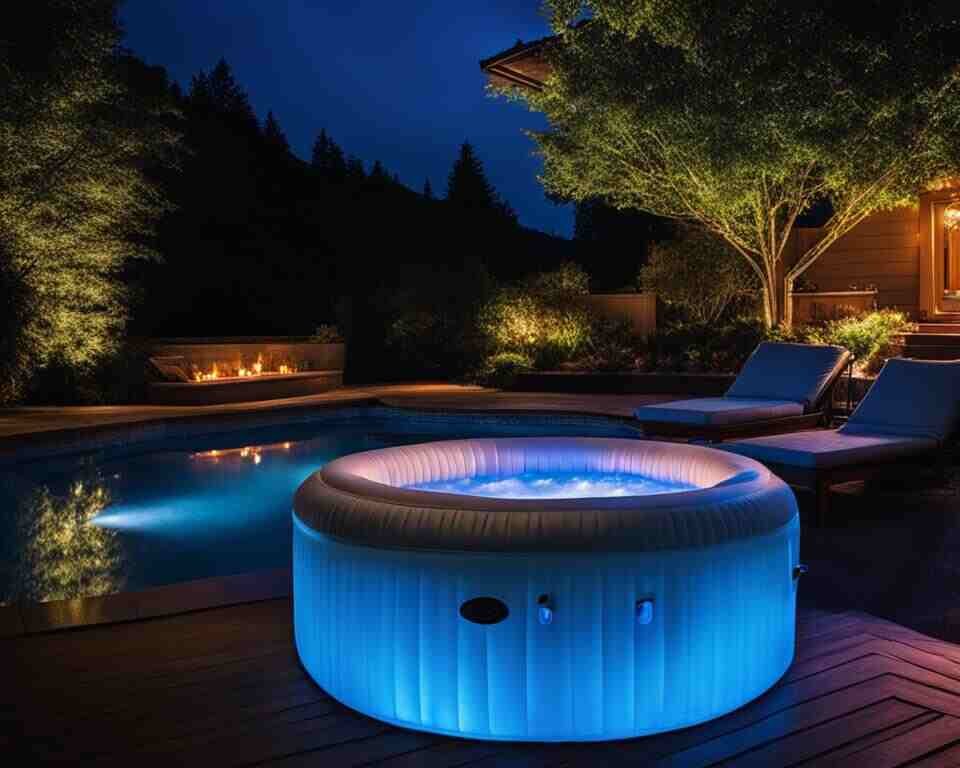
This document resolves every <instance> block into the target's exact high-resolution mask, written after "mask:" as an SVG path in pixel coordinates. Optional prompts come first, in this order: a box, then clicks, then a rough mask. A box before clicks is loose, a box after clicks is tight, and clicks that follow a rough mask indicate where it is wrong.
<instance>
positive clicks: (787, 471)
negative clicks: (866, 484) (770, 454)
mask: <svg viewBox="0 0 960 768" xmlns="http://www.w3.org/2000/svg"><path fill="white" fill-rule="evenodd" d="M948 459H949V448H948V447H947V446H944V445H941V446H939V447H938V448H935V449H932V450H930V451H924V452H923V453H918V454H915V455H912V456H893V457H891V458H889V459H880V460H879V461H874V462H863V463H861V464H848V465H841V466H839V467H797V466H794V465H791V464H780V463H777V462H772V461H764V462H762V463H763V465H764V466H765V467H767V468H768V469H769V470H770V471H771V472H773V473H774V474H775V475H778V476H779V477H780V478H781V479H782V480H783V481H784V482H785V483H787V485H790V486H791V487H793V488H798V489H800V490H804V491H809V492H810V493H812V494H813V498H814V510H815V515H816V520H815V522H816V525H818V526H819V525H823V524H824V523H825V522H826V519H827V516H828V514H829V513H830V489H831V488H832V487H833V486H834V485H840V484H841V483H851V482H854V481H868V480H871V479H872V478H874V477H876V476H877V475H880V474H886V473H889V471H890V468H891V467H897V468H913V469H916V468H919V467H930V466H940V465H942V464H943V463H944V462H946V461H948Z"/></svg>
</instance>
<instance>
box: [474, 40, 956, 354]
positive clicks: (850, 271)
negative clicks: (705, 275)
mask: <svg viewBox="0 0 960 768" xmlns="http://www.w3.org/2000/svg"><path fill="white" fill-rule="evenodd" d="M551 39H552V38H544V39H541V40H536V41H533V42H530V43H522V42H521V43H517V45H515V46H514V47H513V48H510V49H508V50H506V51H503V52H502V53H499V54H497V55H495V56H492V57H490V58H488V59H486V60H484V61H482V62H481V63H480V66H481V68H482V69H483V71H484V72H486V73H487V75H488V77H489V79H490V82H491V83H492V84H494V85H506V86H520V87H523V88H542V87H543V84H544V82H545V80H546V78H547V76H548V75H549V72H550V67H549V63H548V62H547V60H546V57H545V56H544V49H545V48H546V46H548V45H549V44H550V41H551ZM818 237H819V230H817V229H815V228H804V229H796V230H795V231H794V234H793V236H792V241H791V242H790V243H788V248H787V252H786V254H785V256H784V261H785V263H786V266H789V265H790V264H791V263H793V261H794V260H795V259H796V258H798V257H799V256H800V255H801V254H802V253H804V252H805V251H806V250H807V248H808V247H809V245H810V243H811V242H813V241H815V240H816V239H817V238H818ZM803 277H804V284H805V285H804V286H802V287H804V288H805V290H804V291H803V292H802V293H801V292H798V293H795V294H794V295H793V296H792V301H793V305H794V317H795V318H796V319H798V320H800V321H803V320H813V319H818V318H820V317H830V316H831V315H832V314H834V313H835V312H836V311H837V310H838V309H840V308H842V307H847V306H852V307H854V308H868V307H872V306H874V305H876V306H879V307H891V308H897V309H901V310H903V311H905V312H908V313H909V314H910V316H911V317H913V318H914V319H916V320H918V321H921V322H925V323H931V324H932V323H939V324H943V323H956V324H960V179H955V180H952V181H949V182H944V183H943V184H941V185H938V186H937V187H936V188H933V189H928V190H925V191H922V192H918V195H917V199H916V202H915V203H914V204H913V205H909V206H906V207H903V208H899V209H896V210H892V211H884V212H881V213H877V214H875V215H874V216H871V217H870V218H868V219H866V220H865V221H863V222H862V223H861V224H859V225H858V226H857V227H856V228H855V229H854V230H852V231H851V232H850V233H848V234H847V235H846V236H844V237H842V238H841V239H840V240H838V241H837V242H836V243H835V244H834V245H833V246H831V248H830V249H829V250H828V251H826V252H825V253H824V254H823V255H822V256H821V257H820V258H819V259H818V261H817V262H815V263H814V264H813V266H811V267H810V269H809V270H808V271H807V272H806V273H805V274H804V276H803ZM930 330H935V331H941V332H942V331H957V332H960V325H958V327H957V328H951V327H950V326H946V325H939V326H938V327H937V328H935V329H930ZM957 341H958V344H960V336H958V337H957Z"/></svg>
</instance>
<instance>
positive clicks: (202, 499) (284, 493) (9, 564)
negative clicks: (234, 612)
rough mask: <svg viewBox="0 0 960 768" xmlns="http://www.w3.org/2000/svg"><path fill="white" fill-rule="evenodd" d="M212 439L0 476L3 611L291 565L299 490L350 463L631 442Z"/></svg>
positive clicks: (425, 435)
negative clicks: (476, 449)
mask: <svg viewBox="0 0 960 768" xmlns="http://www.w3.org/2000/svg"><path fill="white" fill-rule="evenodd" d="M210 430H211V431H210V432H209V433H207V434H202V435H194V436H190V437H182V438H173V439H165V440H156V441H152V442H147V443H142V444H139V445H134V446H129V447H127V448H124V449H113V450H107V451H97V452H90V453H85V454H77V455H73V456H69V457H64V458H57V459H42V460H33V461H25V462H21V463H18V464H13V465H5V466H0V550H2V551H0V564H2V565H0V568H2V570H0V601H3V602H11V601H13V600H17V599H27V600H57V599H64V598H70V597H86V596H91V595H99V594H109V593H112V592H119V591H127V590H136V589H143V588H146V587H152V586H159V585H164V584H173V583H177V582H182V581H189V580H192V579H201V578H206V577H214V576H226V575H230V574H235V573H246V572H251V571H258V570H263V569H269V568H278V567H285V566H289V565H290V560H291V544H290V542H291V538H292V529H291V518H290V509H291V503H292V499H293V494H294V491H296V489H297V487H298V486H299V485H300V484H301V483H302V482H303V481H304V480H305V479H306V478H307V477H308V476H309V475H311V474H312V473H313V472H315V471H316V470H317V469H319V468H320V467H322V466H323V465H324V464H326V463H327V462H329V461H331V460H332V459H335V458H337V457H339V456H345V455H347V454H350V453H356V452H358V451H365V450H371V449H374V448H384V447H389V446H394V445H407V444H412V443H418V442H424V441H428V440H438V439H447V438H469V437H496V436H548V435H576V436H596V437H618V436H620V437H633V436H636V434H637V433H636V432H635V431H634V430H632V429H630V428H629V427H627V426H625V425H620V424H618V423H617V422H615V421H611V420H605V419H599V418H590V417H567V416H558V415H556V414H549V415H543V416H512V415H510V416H508V415H495V414H484V415H482V416H476V415H459V414H457V415H447V414H427V413H421V414H417V413H409V412H404V411H399V410H394V409H388V408H366V409H345V410H343V411H341V412H324V413H317V414H315V415H314V416H312V417H310V418H309V419H307V420H306V421H299V422H288V423H282V424H275V425H272V426H266V427H258V428H256V429H244V430H236V429H234V430H232V431H229V432H217V431H215V430H217V426H216V425H212V426H211V427H210Z"/></svg>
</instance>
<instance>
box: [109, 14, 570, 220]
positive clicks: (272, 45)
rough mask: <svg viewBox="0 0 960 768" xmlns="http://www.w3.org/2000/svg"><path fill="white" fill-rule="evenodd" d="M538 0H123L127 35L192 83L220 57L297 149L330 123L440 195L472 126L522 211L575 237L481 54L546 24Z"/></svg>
mask: <svg viewBox="0 0 960 768" xmlns="http://www.w3.org/2000/svg"><path fill="white" fill-rule="evenodd" d="M539 6H540V2H539V0H419V2H418V1H417V0H414V1H413V2H398V1H397V0H339V2H334V1H333V0H127V2H126V5H125V6H124V7H123V10H122V19H123V22H124V25H125V27H126V30H127V39H126V44H127V45H128V46H129V47H130V48H132V49H133V50H134V51H135V52H136V53H137V54H138V55H140V56H141V57H142V58H143V59H145V60H146V61H147V62H148V63H150V64H162V65H164V66H165V67H166V68H167V69H168V71H169V72H170V74H171V76H172V77H174V78H175V79H176V80H178V81H179V82H180V83H182V84H184V85H187V84H189V82H190V76H191V75H192V74H194V73H195V72H197V71H199V70H201V69H209V68H210V67H212V66H213V65H214V64H215V63H216V61H217V59H218V58H219V57H220V56H223V57H225V58H226V59H227V61H228V62H230V64H231V65H232V66H233V68H234V71H235V73H236V76H237V79H238V80H239V81H240V83H241V84H242V85H243V86H244V87H245V88H246V89H247V91H248V93H249V94H250V98H251V100H252V102H253V105H254V107H255V108H256V110H257V113H258V114H259V115H260V116H261V118H262V117H263V116H264V115H265V114H266V112H267V110H268V109H272V110H273V112H274V114H276V116H277V118H278V119H279V121H280V125H281V127H282V128H283V129H284V131H285V132H286V134H287V137H288V138H289V140H290V143H291V145H292V147H293V149H294V151H295V152H296V153H297V154H299V155H300V156H301V157H304V158H309V156H310V155H309V152H310V147H311V145H312V143H313V139H314V137H315V136H316V134H317V132H318V131H319V130H320V129H321V128H326V129H327V131H328V133H330V134H331V135H332V136H333V137H334V138H335V139H336V140H337V142H338V143H339V144H340V145H341V146H342V147H343V148H344V150H345V151H346V152H348V153H353V154H356V155H359V156H360V157H362V158H363V159H364V160H365V161H366V162H368V163H371V162H372V161H373V160H375V159H380V160H382V161H383V163H384V164H385V165H386V167H387V169H388V170H389V171H391V172H394V171H395V172H397V173H399V174H400V178H401V180H402V181H403V182H404V183H405V184H407V185H409V186H411V187H413V188H414V189H418V190H419V189H420V188H421V187H422V185H423V181H424V178H425V176H429V177H430V180H431V183H432V184H433V187H434V191H435V192H436V194H438V195H442V194H443V193H444V190H445V189H446V178H447V173H448V171H449V169H450V166H451V164H452V162H453V159H454V157H455V155H456V152H457V148H458V146H459V144H460V142H462V141H463V140H464V139H469V140H470V141H471V142H473V144H474V145H475V146H476V148H477V152H478V154H479V155H480V157H481V159H482V160H483V161H484V164H485V166H486V169H487V174H488V176H489V177H490V180H491V181H492V182H493V184H494V186H496V188H497V189H498V190H499V191H500V194H501V195H502V196H503V197H505V198H506V199H507V200H508V201H509V202H510V203H511V204H512V205H513V207H514V208H515V209H516V210H517V212H518V213H519V215H520V220H521V222H522V223H523V224H525V225H527V226H530V227H535V228H537V229H542V230H544V231H547V232H556V233H558V234H562V235H565V236H569V234H570V230H571V226H572V211H571V209H570V207H569V206H564V207H557V206H555V205H553V204H552V203H550V202H549V201H548V200H547V199H546V198H545V197H544V194H543V189H542V187H541V186H540V184H539V182H538V181H537V179H536V176H537V174H538V172H539V171H540V161H539V159H538V158H536V157H534V156H533V154H532V153H533V144H532V142H531V141H530V140H529V139H528V138H527V137H526V136H524V135H523V134H522V130H523V129H524V128H540V127H542V126H543V125H544V121H543V118H542V117H541V116H540V115H537V114H534V113H531V112H528V111H527V109H526V108H525V107H524V106H523V105H521V104H516V103H511V102H507V101H506V100H504V99H502V98H501V99H492V98H490V97H489V96H488V95H487V94H486V92H485V90H484V77H483V75H482V74H481V72H480V70H479V65H478V61H479V60H480V59H481V58H484V57H486V56H489V55H491V54H493V53H496V52H498V51H500V50H503V49H505V48H509V47H510V46H511V45H513V44H514V43H515V42H516V41H517V39H518V38H522V39H524V40H530V39H534V38H538V37H542V36H543V35H545V34H548V32H549V28H548V26H547V23H546V21H545V20H544V18H543V17H542V16H541V15H540V13H539Z"/></svg>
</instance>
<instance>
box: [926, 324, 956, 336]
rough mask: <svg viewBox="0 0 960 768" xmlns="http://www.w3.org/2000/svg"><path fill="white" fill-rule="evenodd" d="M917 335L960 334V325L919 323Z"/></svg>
mask: <svg viewBox="0 0 960 768" xmlns="http://www.w3.org/2000/svg"><path fill="white" fill-rule="evenodd" d="M917 331H918V332H919V333H936V334H954V333H956V334H960V323H919V324H918V325H917Z"/></svg>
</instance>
